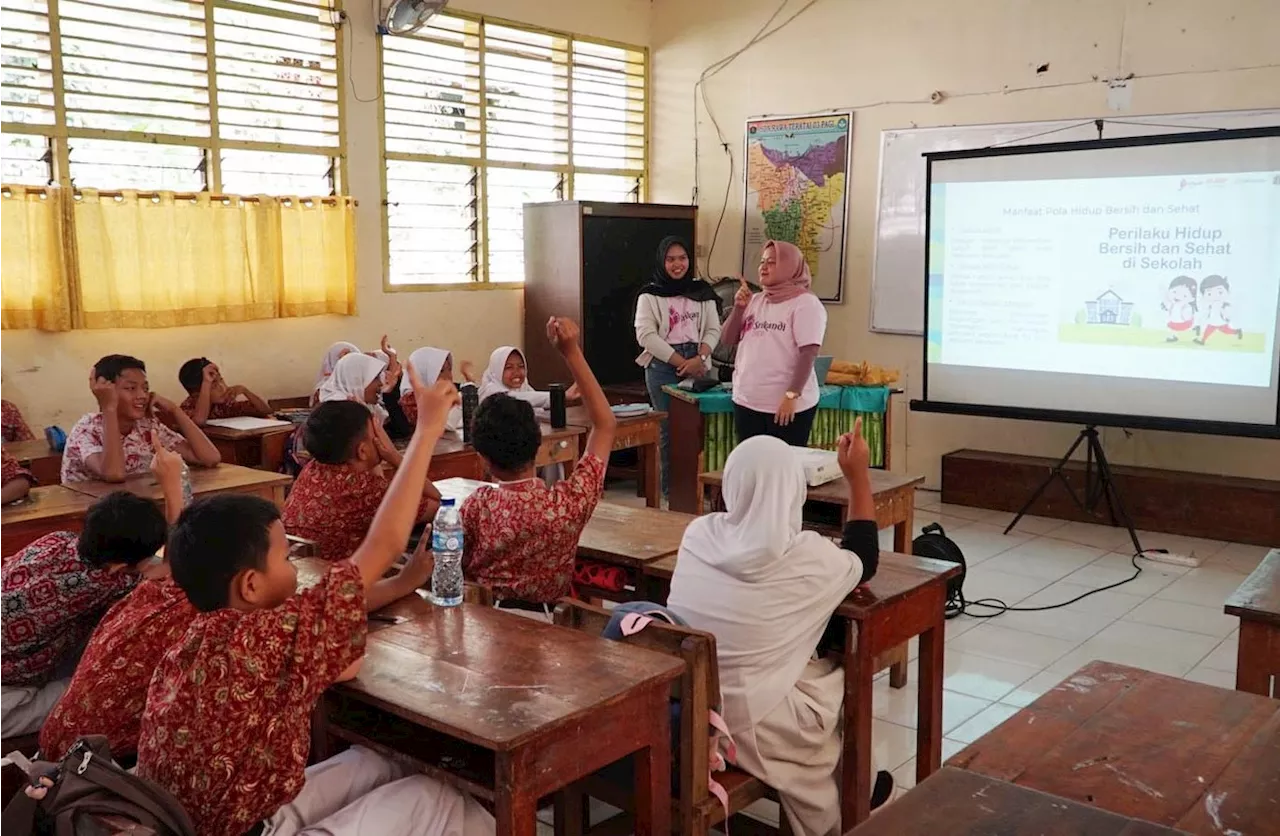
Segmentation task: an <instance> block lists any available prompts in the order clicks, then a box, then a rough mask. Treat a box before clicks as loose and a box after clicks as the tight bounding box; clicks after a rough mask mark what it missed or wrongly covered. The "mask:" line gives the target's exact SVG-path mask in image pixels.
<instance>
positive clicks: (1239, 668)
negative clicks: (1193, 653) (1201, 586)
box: [1223, 549, 1280, 812]
mask: <svg viewBox="0 0 1280 836" xmlns="http://www.w3.org/2000/svg"><path fill="white" fill-rule="evenodd" d="M1223 609H1224V610H1225V611H1226V613H1227V615H1234V616H1238V617H1239V618H1240V647H1239V649H1238V650H1237V652H1236V690H1237V691H1248V692H1249V693H1251V694H1261V695H1262V696H1264V697H1276V698H1280V549H1272V550H1271V551H1270V552H1269V553H1268V554H1267V556H1266V557H1264V558H1263V559H1262V562H1261V563H1260V564H1258V568H1256V569H1254V570H1253V572H1252V574H1250V575H1249V577H1247V578H1245V581H1244V583H1242V584H1240V587H1239V588H1238V589H1237V590H1236V591H1235V592H1234V593H1232V595H1231V597H1230V598H1228V599H1227V603H1226V606H1225V607H1223ZM1278 812H1280V811H1278Z"/></svg>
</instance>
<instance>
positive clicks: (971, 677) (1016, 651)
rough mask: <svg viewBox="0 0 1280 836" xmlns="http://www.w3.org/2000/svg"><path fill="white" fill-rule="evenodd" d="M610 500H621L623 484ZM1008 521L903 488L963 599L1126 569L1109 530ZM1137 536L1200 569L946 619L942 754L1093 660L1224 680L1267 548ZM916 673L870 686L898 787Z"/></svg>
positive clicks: (878, 744) (1177, 569) (911, 724)
mask: <svg viewBox="0 0 1280 836" xmlns="http://www.w3.org/2000/svg"><path fill="white" fill-rule="evenodd" d="M625 493H626V494H632V495H633V494H634V491H626V492H625ZM617 498H618V499H620V500H622V501H634V500H632V499H630V498H629V497H625V496H624V495H623V492H619V493H618V496H617ZM610 499H611V500H613V499H614V496H613V495H612V492H611V496H610ZM1010 519H1012V515H1011V514H1007V513H1002V512H993V511H985V510H980V509H975V508H967V507H963V506H951V505H947V506H944V505H942V504H941V503H940V502H939V501H938V495H937V494H936V493H933V492H929V491H918V492H917V494H916V524H917V527H923V526H924V525H927V524H929V523H931V522H935V521H937V522H940V523H941V524H942V526H943V527H944V528H945V529H946V532H947V535H948V536H949V537H951V538H952V539H953V540H955V541H956V543H957V544H959V545H960V548H961V549H962V550H963V551H964V554H965V559H966V561H967V562H968V566H969V572H968V575H967V579H966V581H965V585H964V594H965V597H966V598H968V599H970V600H974V599H979V598H988V597H994V598H999V599H1001V600H1002V601H1004V602H1005V603H1006V604H1009V605H1010V606H1019V605H1021V606H1028V607H1038V606H1046V605H1050V604H1056V603H1061V602H1064V601H1068V600H1070V599H1072V598H1075V597H1076V596H1077V595H1080V594H1081V593H1082V592H1086V591H1088V590H1091V589H1096V588H1097V587H1099V586H1104V585H1106V584H1112V583H1116V582H1117V581H1122V580H1124V579H1125V578H1128V577H1129V576H1131V575H1132V574H1133V565H1132V563H1131V560H1130V552H1131V549H1132V547H1131V545H1130V543H1129V537H1128V533H1127V532H1125V531H1123V530H1121V529H1116V528H1110V527H1107V526H1097V525H1087V524H1084V523H1064V522H1062V521H1061V520H1050V519H1044V518H1036V517H1025V518H1023V519H1022V520H1021V521H1020V522H1019V523H1018V526H1017V528H1015V529H1014V531H1013V532H1012V533H1011V534H1009V535H1008V536H1006V535H1004V534H1003V533H1002V532H1003V529H1004V526H1005V525H1007V524H1008V522H1009V520H1010ZM881 534H882V536H881V543H882V546H884V547H886V548H887V547H891V546H892V542H893V541H892V537H891V535H890V533H889V532H882V533H881ZM1139 537H1140V539H1141V541H1142V545H1143V547H1144V548H1167V549H1169V550H1170V551H1172V552H1177V553H1179V554H1189V555H1192V556H1194V557H1195V558H1196V559H1198V560H1200V561H1201V563H1200V566H1199V568H1195V569H1190V568H1188V567H1186V566H1179V565H1173V564H1167V563H1158V562H1154V561H1149V560H1139V561H1138V562H1139V564H1140V565H1141V566H1142V572H1141V574H1140V575H1139V576H1138V578H1137V579H1136V580H1134V581H1132V582H1130V583H1125V584H1123V585H1122V586H1119V587H1117V588H1115V589H1113V590H1108V591H1106V592H1101V593H1098V594H1096V595H1091V596H1089V597H1087V598H1084V599H1083V600H1081V601H1078V602H1076V603H1074V604H1072V605H1070V606H1069V607H1064V608H1061V609H1053V610H1047V611H1043V612H1024V613H1006V614H1004V615H1001V616H999V617H997V618H992V619H976V618H970V617H966V616H961V617H960V618H957V619H952V620H950V621H948V622H947V649H946V660H945V676H946V679H945V681H944V688H945V689H946V690H945V692H944V695H943V697H944V699H943V726H944V729H945V734H946V738H945V740H944V741H943V750H942V757H943V760H944V761H945V760H946V759H947V758H949V757H951V756H952V755H954V754H955V753H956V752H958V751H960V749H962V748H963V747H964V746H965V744H966V743H968V742H969V741H972V740H976V739H977V738H978V737H981V736H982V735H983V734H985V733H986V732H988V731H990V730H991V729H992V728H994V727H995V726H996V725H999V723H1001V722H1003V721H1004V720H1005V719H1007V718H1008V717H1009V716H1011V715H1012V714H1013V713H1014V712H1016V711H1017V710H1018V709H1019V708H1021V707H1023V706H1026V705H1027V704H1029V703H1030V702H1032V701H1033V700H1034V699H1036V698H1037V697H1039V696H1040V695H1041V694H1043V693H1044V692H1045V691H1047V690H1049V689H1050V688H1052V687H1054V686H1055V685H1057V684H1058V683H1059V682H1060V681H1061V680H1062V679H1064V678H1065V677H1066V676H1067V675H1068V674H1070V673H1071V672H1073V671H1075V670H1076V669H1077V668H1079V667H1081V666H1082V665H1084V664H1086V663H1087V662H1090V661H1092V660H1094V659H1102V660H1106V661H1111V662H1117V663H1120V664H1126V665H1134V666H1136V667H1141V668H1146V669H1148V670H1155V671H1159V672H1162V673H1167V674H1170V675H1172V676H1180V677H1184V678H1186V679H1191V680H1195V681H1197V682H1206V683H1209V684H1211V685H1217V686H1220V687H1226V688H1230V687H1233V685H1234V683H1235V664H1236V643H1237V641H1238V632H1237V629H1236V628H1237V623H1236V620H1235V619H1233V618H1229V617H1228V616H1226V615H1224V614H1223V612H1222V605H1223V602H1224V601H1225V600H1226V598H1227V596H1228V595H1230V594H1231V593H1232V592H1234V591H1235V589H1236V587H1237V586H1239V585H1240V583H1241V582H1242V581H1243V580H1244V579H1245V576H1246V575H1248V573H1249V572H1251V571H1253V569H1254V568H1255V567H1256V566H1257V565H1258V562H1259V561H1260V560H1261V559H1262V558H1263V557H1264V556H1265V555H1266V553H1267V551H1268V549H1267V548H1264V547H1261V546H1249V545H1240V544H1231V543H1222V542H1218V541H1214V540H1201V539H1196V538H1189V537H1175V536H1171V535H1163V534H1157V533H1149V532H1140V533H1139ZM986 612H990V611H989V610H987V611H986ZM916 676H917V673H916V671H915V669H914V665H913V666H912V670H911V681H910V682H909V683H908V685H907V687H906V688H905V689H902V690H900V691H895V690H893V689H890V688H889V682H888V677H887V676H881V677H880V678H879V679H877V680H876V684H875V690H874V694H873V697H874V713H875V724H874V727H873V729H872V736H873V739H874V743H875V755H876V761H877V766H878V767H879V768H880V769H888V770H891V771H893V773H894V777H895V779H896V783H897V785H898V787H899V791H900V792H901V791H904V790H905V789H908V788H910V787H911V786H912V785H914V783H915V758H914V754H915V749H914V747H915V726H916V722H915V720H916V717H915V708H916V683H917V679H916ZM775 815H776V814H775Z"/></svg>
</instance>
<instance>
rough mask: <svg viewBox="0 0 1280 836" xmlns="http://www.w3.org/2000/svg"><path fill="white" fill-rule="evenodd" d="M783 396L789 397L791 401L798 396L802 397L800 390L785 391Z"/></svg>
mask: <svg viewBox="0 0 1280 836" xmlns="http://www.w3.org/2000/svg"><path fill="white" fill-rule="evenodd" d="M782 397H784V398H786V399H787V400H789V401H794V400H795V399H796V398H798V397H800V393H799V392H784V393H783V395H782Z"/></svg>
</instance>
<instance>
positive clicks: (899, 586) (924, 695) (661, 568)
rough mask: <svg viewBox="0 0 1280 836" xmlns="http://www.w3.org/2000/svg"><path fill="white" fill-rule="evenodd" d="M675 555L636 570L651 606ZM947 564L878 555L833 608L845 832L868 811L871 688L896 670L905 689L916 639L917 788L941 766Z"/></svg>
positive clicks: (661, 594) (950, 571)
mask: <svg viewBox="0 0 1280 836" xmlns="http://www.w3.org/2000/svg"><path fill="white" fill-rule="evenodd" d="M676 563H677V556H676V555H669V556H667V557H664V558H660V559H658V560H654V561H652V562H650V563H648V564H646V565H645V567H644V572H645V574H646V575H648V576H649V578H650V580H649V583H647V584H646V586H647V591H648V593H649V597H650V599H651V600H653V601H658V602H663V601H666V595H665V588H669V586H670V583H671V576H672V574H674V572H675V568H676ZM959 572H960V567H959V566H958V565H957V564H955V563H947V562H944V561H938V560H930V559H928V558H924V557H914V556H912V555H905V554H889V553H884V552H882V553H881V554H880V568H879V571H877V572H876V576H875V577H874V578H872V579H871V582H870V583H868V584H866V585H865V586H864V587H859V588H858V589H855V590H854V591H853V592H851V593H850V594H849V597H848V598H846V599H845V600H844V603H842V604H841V605H840V606H839V607H837V608H836V611H835V614H834V616H833V620H834V621H837V622H841V623H842V624H843V627H844V629H843V631H842V632H843V641H842V642H841V644H842V648H841V651H840V652H841V664H842V666H843V667H844V687H845V695H844V707H843V715H844V758H843V762H844V766H843V774H842V778H841V822H842V826H843V827H844V828H845V829H849V828H851V827H853V826H854V825H855V824H857V823H858V822H861V821H863V820H865V819H866V818H867V816H868V815H870V813H871V810H870V807H871V780H872V777H873V773H872V767H871V725H872V723H871V716H872V715H871V709H872V699H871V693H872V691H871V683H872V680H873V678H874V677H875V675H876V674H877V673H879V672H880V671H882V670H884V669H885V668H886V667H889V666H890V665H893V666H894V667H895V668H897V667H898V666H899V665H901V674H902V675H901V677H900V679H899V682H900V683H901V684H898V685H894V687H896V688H900V687H903V686H904V685H905V684H906V677H905V673H906V653H905V649H906V645H907V642H908V641H909V640H910V639H911V638H912V637H913V636H919V637H920V656H919V659H918V660H917V661H918V664H919V682H918V687H919V703H918V704H919V709H918V710H919V721H918V724H917V725H918V729H917V732H916V779H917V780H920V781H923V780H924V779H925V778H927V777H928V776H929V775H931V774H932V773H933V772H934V771H935V770H937V769H938V767H939V766H940V765H941V762H942V680H943V669H942V660H943V655H942V654H943V645H944V642H945V640H946V628H945V627H944V612H943V605H944V603H945V601H946V597H947V581H948V580H950V579H951V578H952V577H954V576H955V575H957V574H959Z"/></svg>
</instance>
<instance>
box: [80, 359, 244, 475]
mask: <svg viewBox="0 0 1280 836" xmlns="http://www.w3.org/2000/svg"><path fill="white" fill-rule="evenodd" d="M89 388H90V389H91V390H92V391H93V396H94V397H95V398H96V399H97V400H98V411H97V412H90V413H89V414H88V415H85V416H84V417H83V418H81V419H80V420H79V421H77V422H76V425H75V427H73V428H72V430H71V433H70V435H68V436H67V446H66V448H65V449H64V450H63V452H62V481H63V482H86V481H90V480H93V479H102V480H104V481H107V482H123V481H124V480H125V479H128V478H129V477H131V476H141V475H142V474H144V473H146V472H147V468H149V467H150V466H151V459H152V455H153V449H152V438H153V437H157V436H158V437H159V440H160V445H161V446H162V447H164V448H165V449H166V450H176V451H177V452H178V453H179V454H180V455H181V456H182V458H183V459H185V460H186V461H187V463H189V464H196V465H202V466H204V467H214V466H216V465H217V464H218V462H220V461H221V460H222V457H221V456H220V455H219V454H218V448H217V447H214V446H213V442H211V441H209V439H208V438H206V437H205V434H204V433H203V432H201V431H200V428H199V427H197V426H196V425H195V424H194V423H193V422H192V421H191V419H190V418H188V417H187V415H186V413H184V412H183V411H182V410H180V409H178V407H177V405H175V404H174V403H173V401H171V400H169V399H168V398H163V397H160V396H159V395H156V394H155V393H153V392H152V391H151V387H150V384H148V383H147V366H146V364H145V363H143V362H142V361H141V360H139V359H138V358H136V357H129V356H128V355H125V354H108V355H107V356H106V357H103V358H102V359H101V360H99V361H98V362H97V363H96V364H94V367H93V371H92V372H90V373H89ZM156 413H160V414H162V415H163V416H164V417H167V418H169V419H171V420H172V421H173V422H174V424H175V425H176V426H177V428H178V432H174V431H173V430H171V429H169V428H168V427H166V426H165V425H164V424H162V423H160V421H158V420H156ZM179 433H181V435H179Z"/></svg>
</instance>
